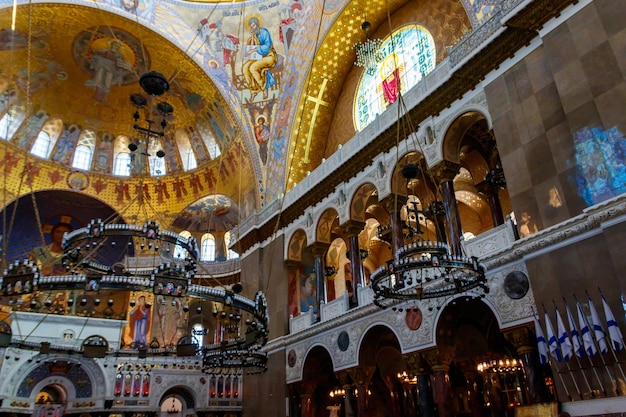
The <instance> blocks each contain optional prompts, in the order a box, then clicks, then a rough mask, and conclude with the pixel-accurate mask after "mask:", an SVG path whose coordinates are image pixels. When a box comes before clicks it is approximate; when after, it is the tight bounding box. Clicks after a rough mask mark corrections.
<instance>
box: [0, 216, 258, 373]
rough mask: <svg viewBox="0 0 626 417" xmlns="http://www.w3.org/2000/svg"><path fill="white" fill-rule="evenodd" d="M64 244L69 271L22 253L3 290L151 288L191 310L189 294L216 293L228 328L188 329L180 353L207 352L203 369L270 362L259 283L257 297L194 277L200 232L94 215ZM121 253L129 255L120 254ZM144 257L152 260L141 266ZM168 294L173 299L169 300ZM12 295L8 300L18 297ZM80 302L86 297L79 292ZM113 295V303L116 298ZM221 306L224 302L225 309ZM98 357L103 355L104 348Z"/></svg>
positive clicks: (252, 368)
mask: <svg viewBox="0 0 626 417" xmlns="http://www.w3.org/2000/svg"><path fill="white" fill-rule="evenodd" d="M62 249H63V254H62V256H61V260H60V262H62V265H63V269H64V270H65V274H63V275H47V276H46V275H41V274H40V272H39V268H38V265H37V264H36V263H35V262H32V261H30V260H23V261H21V260H17V261H15V262H13V263H11V264H10V265H8V267H7V268H6V269H5V270H4V271H3V274H2V278H0V294H3V295H8V296H11V297H12V296H16V297H18V298H17V302H19V301H21V298H19V297H21V295H23V294H28V293H32V292H34V291H47V290H50V291H52V290H54V291H57V290H67V289H70V290H72V289H78V290H80V289H83V290H84V292H85V293H89V292H98V291H100V290H127V291H146V292H152V293H154V294H155V296H156V295H158V296H159V297H162V298H163V303H180V304H181V305H183V306H184V307H183V310H184V311H185V312H187V311H189V304H191V302H194V301H198V300H200V301H204V300H208V301H212V302H213V303H215V304H214V306H215V307H214V311H213V317H214V318H216V319H218V320H220V325H222V326H224V328H227V329H228V331H225V332H224V336H223V337H222V338H220V340H218V341H216V343H213V344H203V345H202V346H200V345H198V342H197V339H195V338H192V337H191V336H190V335H188V336H184V337H182V338H181V339H180V340H179V342H178V345H177V346H176V354H177V356H196V355H198V356H202V358H203V370H204V371H205V372H208V373H219V372H224V370H227V369H245V370H246V371H247V372H248V373H258V372H263V371H265V370H266V369H267V366H266V365H267V355H266V353H265V352H262V351H261V349H262V347H263V346H264V345H265V344H266V343H267V335H268V324H269V316H268V310H267V300H266V298H265V295H264V294H263V292H261V291H258V292H257V293H256V295H255V297H254V298H253V299H250V298H246V297H244V296H243V295H241V294H240V293H241V291H242V290H243V287H242V286H241V284H239V283H236V284H234V285H232V286H231V288H229V289H227V288H223V287H212V286H206V285H201V284H200V282H201V280H202V279H201V278H196V273H197V272H198V263H197V259H198V246H197V242H196V240H195V238H193V237H189V238H185V237H183V236H181V235H179V234H178V233H175V232H172V231H169V230H163V229H162V228H161V227H160V226H159V224H158V223H157V222H156V221H147V222H145V223H144V224H143V225H134V224H124V223H105V222H104V221H103V220H101V219H94V220H91V222H89V223H88V224H87V226H85V227H83V228H80V229H77V230H74V231H72V232H69V233H66V234H65V235H64V237H63V242H62ZM137 252H138V253H137ZM150 254H152V255H150ZM135 256H139V258H135V259H140V258H142V257H143V258H144V259H151V261H150V262H138V264H140V265H139V266H131V265H129V263H130V262H129V261H128V258H129V257H135ZM121 258H125V260H124V261H120V259H121ZM144 263H149V264H150V266H143V264H144ZM168 298H171V302H170V301H166V300H167V299H168ZM12 300H13V298H11V300H10V301H9V304H10V305H14V303H12V302H11V301H12ZM85 301H86V300H85ZM79 302H82V301H80V300H77V303H79ZM97 302H98V303H99V302H100V300H99V299H98V300H97ZM68 303H69V301H68ZM72 303H73V300H72ZM107 303H108V305H109V307H110V306H111V304H112V303H113V300H109V301H108V302H107ZM135 304H136V300H133V299H131V300H130V305H131V307H134V306H135ZM68 305H69V304H68ZM218 306H221V307H219V309H220V311H218ZM46 307H51V306H48V305H46ZM145 307H146V308H147V309H150V308H151V307H152V305H151V304H150V303H149V302H146V303H145ZM197 313H201V310H198V311H197ZM148 348H150V349H149V350H148ZM131 349H137V350H138V351H139V352H140V354H144V355H145V354H146V352H147V351H148V353H149V352H153V353H154V354H163V349H161V348H152V347H148V346H145V345H144V346H139V345H136V346H135V345H133V346H132V347H131ZM85 354H87V351H85ZM99 357H104V353H103V354H102V356H99Z"/></svg>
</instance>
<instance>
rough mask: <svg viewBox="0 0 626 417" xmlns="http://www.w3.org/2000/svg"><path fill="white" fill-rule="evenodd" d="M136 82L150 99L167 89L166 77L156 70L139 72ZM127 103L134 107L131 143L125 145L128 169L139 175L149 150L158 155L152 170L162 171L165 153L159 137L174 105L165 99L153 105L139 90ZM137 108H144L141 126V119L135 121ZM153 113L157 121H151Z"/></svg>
mask: <svg viewBox="0 0 626 417" xmlns="http://www.w3.org/2000/svg"><path fill="white" fill-rule="evenodd" d="M139 85H140V86H141V88H142V89H143V91H144V92H145V93H146V94H147V95H148V96H149V97H150V98H151V99H154V98H155V97H159V96H162V95H163V94H165V93H166V92H167V91H169V88H170V85H169V81H168V80H167V78H165V76H164V75H163V74H161V73H160V72H158V71H150V72H147V73H145V74H142V75H141V77H140V78H139ZM130 102H131V104H132V105H133V106H134V107H135V113H134V114H133V120H134V123H133V129H134V130H135V132H136V135H135V137H134V138H133V139H132V142H131V143H130V144H129V145H128V149H129V150H130V152H131V163H130V168H131V172H132V173H134V174H136V175H142V174H143V173H144V172H143V171H144V169H145V167H146V165H147V164H146V163H145V162H146V161H145V160H146V158H150V157H151V156H152V155H151V154H150V152H155V155H156V156H157V158H158V159H156V160H155V162H156V164H155V165H157V166H156V167H155V170H154V171H155V174H156V175H161V174H164V173H165V172H164V170H163V169H162V168H163V167H162V165H163V163H162V162H161V160H162V159H163V157H164V156H165V152H164V151H163V145H162V143H161V142H160V140H161V139H162V138H163V137H164V136H165V129H166V128H167V125H168V124H167V120H168V118H171V116H172V113H173V112H174V107H173V106H172V105H171V104H169V103H168V102H166V101H161V102H159V103H157V104H156V106H153V103H152V102H149V100H148V99H147V98H146V97H145V96H144V95H143V94H140V93H135V94H131V95H130ZM140 110H144V111H145V115H146V117H145V120H144V121H143V122H145V126H142V124H143V122H142V121H140V120H139V119H140V117H141V115H140ZM155 116H159V117H160V118H161V121H160V122H158V121H156V120H154V117H155Z"/></svg>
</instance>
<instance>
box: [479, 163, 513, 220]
mask: <svg viewBox="0 0 626 417" xmlns="http://www.w3.org/2000/svg"><path fill="white" fill-rule="evenodd" d="M505 186H506V181H505V179H504V171H503V170H502V168H494V169H491V170H490V171H489V173H488V174H487V177H486V178H485V180H484V181H483V182H481V183H479V184H477V185H476V188H477V189H478V192H479V193H480V194H481V195H483V196H484V197H485V198H486V199H487V202H488V203H489V209H490V210H491V220H492V222H493V227H498V226H500V225H501V224H504V214H502V205H501V204H500V196H499V195H498V191H499V190H500V188H501V187H505Z"/></svg>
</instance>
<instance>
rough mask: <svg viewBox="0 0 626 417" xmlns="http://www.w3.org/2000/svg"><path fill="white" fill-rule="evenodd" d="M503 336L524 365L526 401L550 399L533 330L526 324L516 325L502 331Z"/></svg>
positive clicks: (545, 400)
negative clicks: (515, 350)
mask: <svg viewBox="0 0 626 417" xmlns="http://www.w3.org/2000/svg"><path fill="white" fill-rule="evenodd" d="M504 337H505V338H506V340H508V341H509V342H510V343H511V344H512V345H513V346H514V347H515V349H517V354H518V355H519V356H520V359H521V360H522V364H523V365H524V374H525V377H526V378H525V380H526V391H527V392H526V393H525V394H526V397H527V398H528V401H529V402H530V403H531V404H539V403H545V402H549V401H552V399H551V398H550V393H549V391H548V387H547V386H546V380H545V377H544V375H543V370H542V369H541V362H540V361H539V354H538V353H537V344H536V342H535V337H534V334H533V332H531V330H530V329H529V328H528V327H526V326H524V327H517V328H515V329H511V330H507V331H506V332H504Z"/></svg>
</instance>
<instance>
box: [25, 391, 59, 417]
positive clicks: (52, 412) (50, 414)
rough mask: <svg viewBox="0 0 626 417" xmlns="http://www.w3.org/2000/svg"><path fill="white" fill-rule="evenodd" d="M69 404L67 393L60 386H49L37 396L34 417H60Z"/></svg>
mask: <svg viewBox="0 0 626 417" xmlns="http://www.w3.org/2000/svg"><path fill="white" fill-rule="evenodd" d="M66 404H67V392H66V391H65V388H64V387H63V386H62V385H60V384H49V385H46V386H45V387H43V388H42V389H41V390H39V392H38V393H37V395H36V396H35V409H34V412H33V417H60V416H62V415H63V413H64V411H65V406H66Z"/></svg>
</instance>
